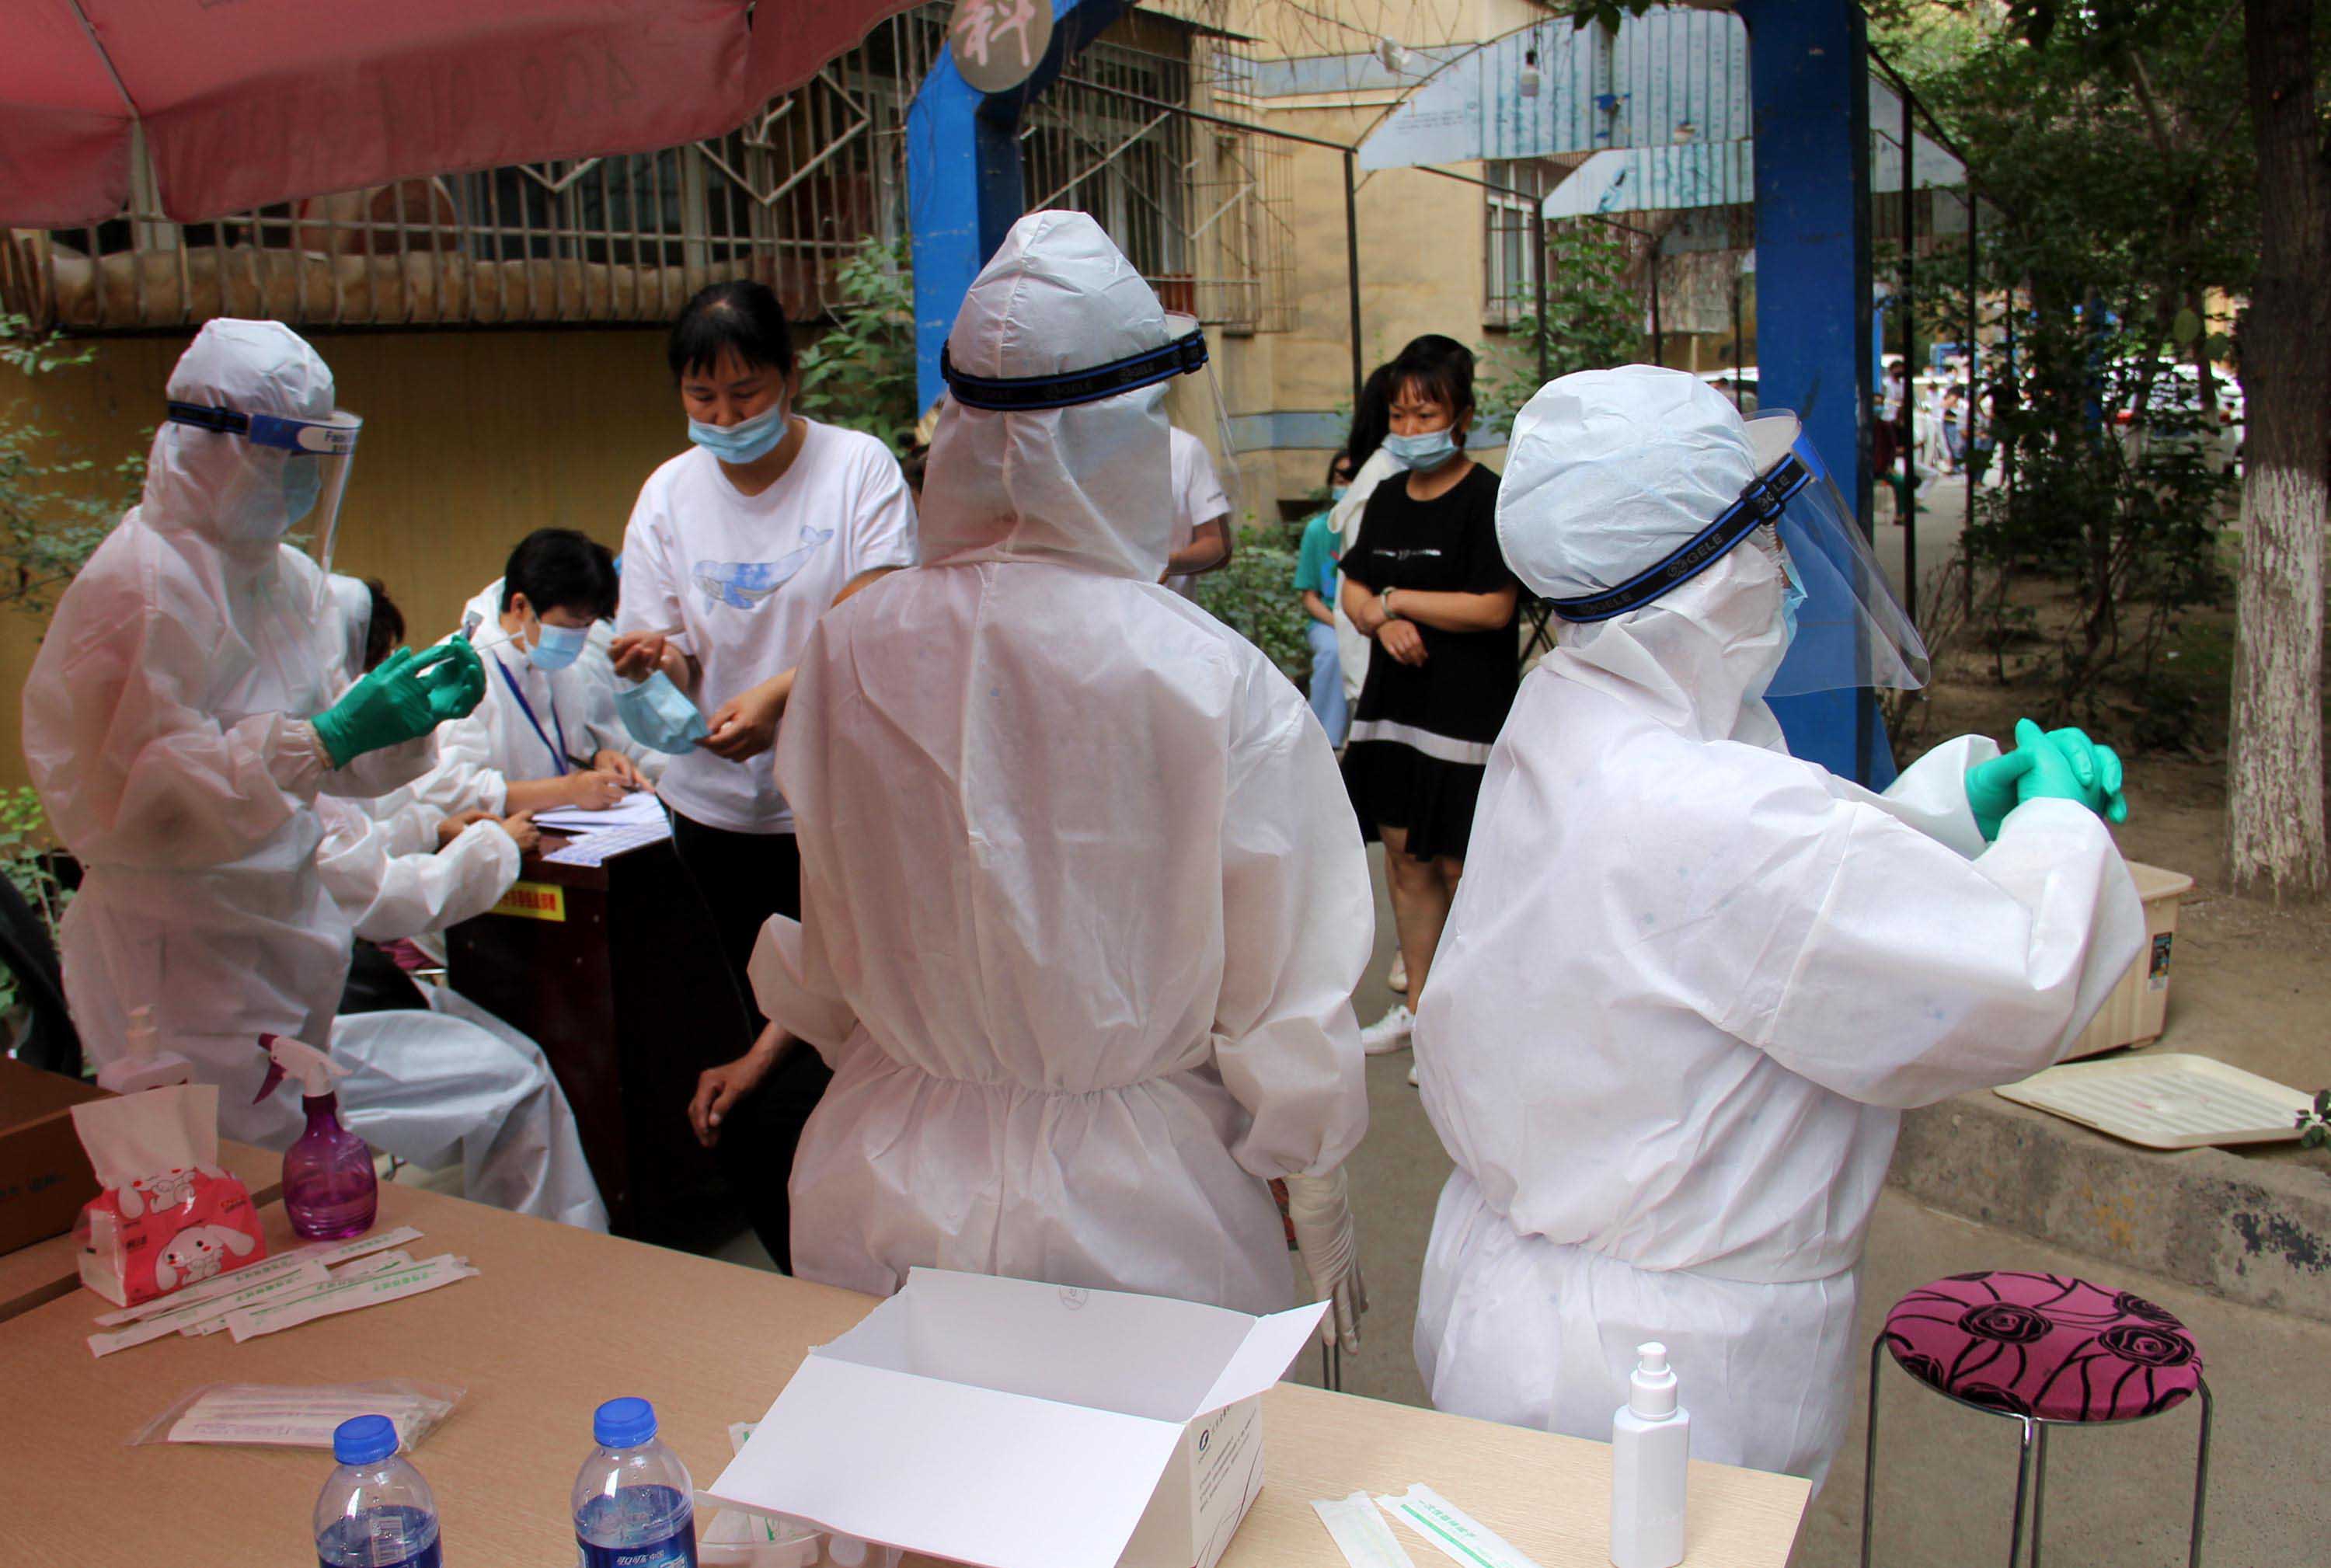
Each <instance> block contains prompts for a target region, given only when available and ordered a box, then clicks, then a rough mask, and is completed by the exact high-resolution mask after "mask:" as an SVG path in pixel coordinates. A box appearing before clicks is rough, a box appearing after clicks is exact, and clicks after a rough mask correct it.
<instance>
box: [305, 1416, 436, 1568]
mask: <svg viewBox="0 0 2331 1568" xmlns="http://www.w3.org/2000/svg"><path fill="white" fill-rule="evenodd" d="M396 1449H397V1438H396V1423H395V1422H394V1421H390V1420H389V1419H388V1418H387V1417H386V1416H357V1417H355V1418H353V1419H351V1420H348V1421H342V1422H341V1423H340V1424H339V1425H338V1427H336V1428H334V1429H333V1430H332V1458H333V1459H337V1460H338V1461H339V1468H337V1469H335V1470H334V1471H333V1472H332V1478H331V1479H329V1480H328V1481H326V1482H325V1483H324V1490H323V1494H322V1495H321V1496H320V1497H318V1498H317V1499H316V1521H315V1522H316V1560H317V1561H318V1562H319V1563H321V1564H322V1565H323V1568H442V1564H443V1563H444V1557H443V1555H442V1554H441V1552H440V1551H439V1548H438V1539H437V1499H436V1498H435V1497H433V1496H432V1495H431V1494H430V1491H429V1483H428V1482H426V1481H424V1480H423V1479H422V1478H421V1472H420V1471H419V1470H416V1469H414V1468H413V1467H412V1466H411V1465H410V1464H408V1463H406V1462H405V1461H404V1459H399V1458H398V1457H397V1452H396Z"/></svg>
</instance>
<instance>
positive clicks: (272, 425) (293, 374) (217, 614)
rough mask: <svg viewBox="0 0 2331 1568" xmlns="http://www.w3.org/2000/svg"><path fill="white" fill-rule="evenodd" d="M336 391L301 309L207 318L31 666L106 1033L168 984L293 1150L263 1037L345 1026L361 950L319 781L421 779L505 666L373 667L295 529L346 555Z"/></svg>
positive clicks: (275, 1134) (246, 1101) (50, 784)
mask: <svg viewBox="0 0 2331 1568" xmlns="http://www.w3.org/2000/svg"><path fill="white" fill-rule="evenodd" d="M333 393H334V389H333V384H332V373H331V371H330V370H329V369H328V367H327V366H325V364H324V362H323V360H322V359H320V358H319V357H318V356H317V355H316V352H315V350H314V349H312V348H310V347H309V346H308V345H307V344H306V343H305V342H303V341H301V339H300V337H299V335H298V334H296V333H294V332H292V331H291V330H290V329H289V328H285V327H283V326H281V325H280V324H278V323H275V322H269V321H236V320H230V319H225V318H221V319H218V320H214V321H211V322H209V323H207V324H205V326H204V328H203V329H202V330H201V332H199V333H197V334H196V335H195V341H194V343H193V345H192V346H191V347H188V348H187V350H186V353H185V355H184V356H181V357H180V359H179V361H178V364H177V366H176V369H175V370H174V371H173V372H172V373H171V375H170V381H169V387H168V402H167V404H166V408H165V409H164V410H157V412H159V413H164V414H165V423H163V424H162V426H161V428H160V429H159V430H158V431H157V432H156V434H155V437H154V446H153V452H152V455H151V457H150V459H149V461H148V465H147V474H146V490H145V496H144V499H143V500H142V501H141V502H140V503H139V505H138V507H137V508H135V509H133V510H132V511H131V512H130V513H129V514H128V516H127V517H125V518H122V520H121V523H120V526H119V527H116V528H115V529H114V530H113V532H112V533H111V534H109V535H108V536H107V537H106V539H105V542H104V543H103V544H101V545H100V546H98V548H97V553H96V554H95V555H93V556H90V561H89V564H88V565H85V566H83V567H82V568H81V573H80V575H78V576H77V577H76V578H75V579H74V580H73V583H72V585H71V587H69V588H67V589H66V590H65V594H64V597H63V598H62V600H61V601H60V602H59V603H58V605H57V611H56V614H55V616H54V618H53V619H52V621H51V622H50V626H49V631H48V633H47V635H46V636H45V637H44V638H43V640H42V642H41V651H40V654H39V656H38V657H37V658H36V659H34V660H33V670H32V673H31V675H30V677H29V678H28V679H26V681H25V683H24V756H25V761H26V763H27V765H28V766H29V768H30V771H31V773H32V776H33V786H34V787H35V788H36V789H38V790H39V791H40V794H41V800H42V803H43V805H44V806H45V807H46V808H47V811H48V815H49V821H50V822H52V823H53V824H54V825H55V828H56V831H57V833H58V836H59V837H60V838H61V839H62V841H63V842H64V845H65V847H66V848H67V849H68V850H70V851H71V852H72V853H73V854H74V855H75V856H77V857H78V858H79V859H80V860H81V865H82V866H83V868H84V869H85V873H86V877H85V880H84V881H83V883H82V885H81V893H80V896H79V897H77V898H75V899H74V900H73V903H72V907H71V908H70V909H68V910H67V911H66V913H65V920H64V929H63V941H62V948H63V955H62V956H63V959H64V979H65V993H66V997H67V999H68V1001H69V1002H70V1003H71V1007H72V1012H73V1021H74V1023H75V1024H76V1025H77V1027H78V1028H79V1030H80V1031H81V1040H82V1042H83V1044H84V1046H85V1048H86V1049H87V1050H88V1052H89V1054H90V1057H91V1058H92V1059H93V1060H95V1061H96V1062H97V1063H98V1064H99V1065H102V1064H103V1063H105V1062H106V1061H108V1060H112V1058H113V1057H114V1056H115V1055H117V1054H118V1053H119V1051H120V1050H123V1049H124V1047H123V1038H124V1031H125V1028H126V1024H127V1020H128V1014H129V1012H130V1010H131V1009H133V1008H136V1007H138V1006H141V1005H148V1004H150V1005H151V1007H152V1008H153V1020H154V1023H155V1026H156V1028H157V1031H158V1032H159V1034H160V1036H161V1041H160V1043H161V1044H162V1045H164V1046H165V1047H166V1048H167V1049H169V1050H176V1051H177V1052H178V1053H179V1054H180V1055H182V1056H184V1057H186V1059H187V1060H188V1061H190V1062H191V1063H193V1064H194V1068H195V1073H196V1075H197V1076H198V1077H199V1078H200V1079H202V1080H203V1081H204V1082H205V1083H214V1084H217V1085H218V1086H219V1088H220V1091H221V1092H220V1095H219V1131H220V1132H221V1133H223V1134H224V1135H225V1136H228V1137H231V1138H235V1139H239V1140H241V1141H243V1142H245V1143H257V1144H263V1145H269V1146H271V1147H276V1148H281V1147H285V1146H287V1145H290V1143H291V1142H292V1140H293V1139H295V1138H297V1137H298V1136H299V1135H300V1127H301V1126H302V1125H303V1124H302V1118H301V1117H300V1107H299V1103H298V1100H297V1098H295V1097H292V1096H290V1095H271V1096H268V1097H267V1098H266V1100H265V1102H264V1103H262V1104H259V1105H253V1104H252V1103H251V1102H252V1097H253V1096H254V1095H256V1094H257V1093H258V1090H259V1086H260V1081H261V1079H262V1078H263V1077H264V1076H265V1073H266V1068H267V1060H266V1058H265V1056H264V1054H263V1053H262V1052H261V1051H260V1050H259V1049H258V1041H259V1036H260V1035H261V1034H262V1033H278V1034H289V1035H292V1036H295V1037H297V1038H299V1039H302V1040H307V1041H317V1042H320V1041H325V1040H327V1039H328V1038H329V1036H330V1030H331V1021H332V1015H333V1012H334V1011H335V1010H336V1009H337V1007H338V1002H339V995H340V984H341V980H342V977H343V976H344V975H345V974H347V965H348V942H349V936H348V924H347V918H346V917H344V916H343V915H342V914H341V913H340V911H339V908H338V905H337V904H335V902H334V901H333V899H332V898H331V896H330V895H329V894H328V892H327V891H326V890H325V889H324V888H323V886H322V883H321V881H320V879H319V876H318V873H317V870H316V859H315V857H316V847H317V844H318V843H319V841H320V839H321V838H322V832H323V830H322V827H321V824H320V823H319V821H318V819H317V811H316V803H317V800H318V797H319V795H321V796H332V795H338V796H352V797H368V796H375V795H379V794H384V793H385V792H388V791H390V790H394V789H395V788H396V787H397V786H398V785H400V784H405V783H407V782H409V781H411V780H412V779H414V777H416V776H418V775H419V774H421V773H422V772H423V771H424V770H426V769H427V768H428V767H429V766H430V765H431V764H432V762H433V760H434V755H435V753H434V748H433V746H432V744H431V741H430V731H431V730H432V729H433V727H435V726H436V725H437V724H439V723H441V722H442V721H443V720H444V719H446V718H449V717H459V716H460V715H461V714H464V713H467V712H468V711H470V709H471V708H472V707H474V706H475V704H476V703H477V701H478V698H479V697H480V694H481V693H482V690H483V679H484V670H483V669H482V668H481V667H480V664H479V661H478V656H477V654H476V653H475V652H474V651H471V650H469V649H466V648H461V649H450V648H449V649H442V650H433V651H430V652H428V653H424V654H422V655H420V656H418V657H417V658H416V657H415V656H414V654H413V653H411V652H410V651H403V650H400V651H398V652H397V653H395V654H394V655H392V656H391V657H390V658H389V659H388V660H385V662H383V664H382V665H381V666H380V668H379V669H377V670H373V671H372V672H371V673H369V674H367V675H366V676H365V677H364V678H363V679H360V680H357V682H355V684H353V685H347V680H346V674H345V669H346V664H347V624H346V622H345V621H344V620H343V618H342V617H341V616H340V615H339V614H338V613H336V611H335V609H334V606H333V602H332V598H331V594H330V590H329V589H328V587H327V586H326V584H325V580H324V573H323V571H322V570H320V569H319V566H318V565H317V563H316V562H315V561H312V560H310V559H309V557H308V556H306V555H304V554H302V553H301V552H300V551H299V550H297V549H294V548H293V547H291V546H290V545H288V544H286V543H285V542H284V536H285V534H286V533H288V532H289V531H290V529H291V527H293V526H294V525H295V524H298V525H300V526H301V527H304V528H306V529H307V530H309V533H310V534H311V535H312V537H314V538H315V539H316V541H317V542H318V546H319V554H321V555H323V556H326V557H327V558H328V556H329V555H330V552H331V549H332V545H333V540H334V537H335V534H334V530H335V526H336V523H337V518H338V508H339V499H340V494H341V490H342V489H343V487H344V486H345V483H346V480H347V462H348V460H349V458H350V456H351V455H352V454H353V451H354V449H355V446H356V442H357V433H358V432H359V431H360V429H361V424H362V422H361V421H359V420H357V418H356V416H355V415H353V414H350V413H346V412H344V411H341V410H338V409H337V408H336V407H335V404H334V395H333ZM343 687H345V688H346V689H344V690H343ZM335 693H338V696H337V698H336V697H335ZM343 1103H344V1104H345V1105H346V1106H347V1108H348V1109H349V1110H350V1111H351V1112H355V1111H357V1109H358V1108H359V1097H357V1096H355V1095H349V1096H347V1097H345V1098H344V1101H343Z"/></svg>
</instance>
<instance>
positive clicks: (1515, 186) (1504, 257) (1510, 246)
mask: <svg viewBox="0 0 2331 1568" xmlns="http://www.w3.org/2000/svg"><path fill="white" fill-rule="evenodd" d="M1567 172H1568V171H1567V170H1566V169H1565V167H1563V166H1561V165H1559V164H1557V163H1555V162H1554V161H1552V160H1551V159H1546V158H1512V159H1498V160H1495V161H1492V162H1491V163H1490V164H1489V166H1487V168H1486V169H1485V170H1484V172H1483V175H1482V177H1483V178H1484V179H1486V180H1487V181H1488V182H1489V184H1490V185H1492V186H1495V187H1498V188H1496V189H1492V190H1485V191H1483V192H1482V193H1481V196H1482V218H1483V232H1482V245H1481V319H1482V322H1483V323H1484V324H1485V325H1487V326H1491V327H1510V326H1512V325H1513V324H1514V323H1516V322H1518V321H1519V320H1521V319H1522V318H1524V317H1526V316H1528V315H1529V314H1530V313H1531V312H1532V311H1534V310H1535V309H1537V266H1538V265H1539V262H1538V261H1537V258H1536V257H1535V256H1534V255H1533V250H1534V245H1533V242H1532V238H1531V226H1530V214H1531V212H1532V211H1533V210H1534V209H1535V208H1536V206H1537V204H1538V202H1539V201H1540V200H1542V199H1543V198H1544V197H1545V195H1546V193H1547V192H1548V191H1550V190H1552V189H1554V186H1555V184H1556V181H1558V180H1559V179H1561V177H1562V176H1564V175H1565V173H1567ZM1508 193H1519V194H1518V195H1515V194H1508Z"/></svg>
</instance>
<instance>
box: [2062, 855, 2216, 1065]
mask: <svg viewBox="0 0 2331 1568" xmlns="http://www.w3.org/2000/svg"><path fill="white" fill-rule="evenodd" d="M2128 872H2129V875H2130V876H2131V877H2133V878H2135V879H2136V896H2137V897H2138V898H2141V899H2143V900H2144V901H2145V951H2144V952H2142V953H2140V954H2138V955H2137V957H2136V963H2135V964H2133V965H2130V966H2129V971H2128V973H2127V974H2124V975H2122V976H2121V979H2120V984H2118V985H2116V986H2115V987H2113V991H2112V994H2111V995H2110V996H2107V998H2105V1004H2104V1005H2103V1006H2102V1007H2100V1008H2098V1010H2097V1015H2096V1017H2095V1018H2093V1019H2091V1020H2089V1022H2088V1028H2087V1029H2085V1030H2083V1031H2080V1038H2079V1041H2078V1042H2077V1043H2076V1044H2074V1045H2073V1047H2072V1049H2071V1050H2070V1051H2069V1052H2068V1053H2067V1054H2066V1057H2065V1060H2068V1061H2069V1060H2076V1059H2078V1058H2079V1057H2084V1056H2094V1055H2096V1054H2097V1053H2098V1052H2099V1051H2106V1050H2117V1049H2119V1048H2120V1047H2122V1046H2124V1045H2141V1044H2143V1043H2144V1042H2145V1041H2149V1040H2155V1039H2158V1038H2159V1037H2160V1034H2161V1026H2162V1022H2163V1021H2164V1019H2165V1018H2166V1017H2167V1015H2168V1012H2169V955H2170V949H2171V947H2172V946H2174V945H2175V942H2176V938H2177V908H2178V906H2179V904H2181V903H2182V902H2184V898H2185V895H2186V894H2188V893H2190V892H2192V891H2193V878H2191V877H2188V876H2186V875H2184V873H2183V872H2180V871H2165V870H2162V869H2161V868H2160V867H2158V866H2147V865H2142V864H2140V863H2138V862H2137V861H2136V860H2131V861H2130V862H2129V863H2128Z"/></svg>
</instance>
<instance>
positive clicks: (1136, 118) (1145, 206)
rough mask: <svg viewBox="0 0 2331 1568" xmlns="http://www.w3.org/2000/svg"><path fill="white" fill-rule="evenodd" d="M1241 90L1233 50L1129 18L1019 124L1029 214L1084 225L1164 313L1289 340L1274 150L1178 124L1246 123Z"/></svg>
mask: <svg viewBox="0 0 2331 1568" xmlns="http://www.w3.org/2000/svg"><path fill="white" fill-rule="evenodd" d="M1252 81H1253V61H1252V58H1251V55H1249V54H1248V53H1247V52H1246V51H1245V48H1244V45H1243V44H1242V43H1240V42H1239V41H1237V40H1231V39H1224V38H1222V37H1219V36H1215V35H1213V33H1211V32H1210V31H1209V30H1207V29H1205V28H1204V27H1194V26H1185V25H1179V24H1175V23H1174V22H1173V21H1171V20H1170V19H1168V18H1166V17H1164V16H1162V15H1154V14H1137V15H1136V16H1135V17H1134V18H1132V19H1131V24H1130V25H1125V24H1121V25H1120V28H1119V30H1118V36H1117V37H1115V38H1113V39H1111V40H1108V41H1104V42H1101V43H1094V44H1091V45H1089V46H1088V47H1087V48H1086V49H1085V50H1084V52H1082V53H1080V55H1078V56H1077V57H1076V59H1074V60H1073V61H1071V62H1070V64H1069V67H1068V69H1067V70H1066V71H1063V72H1062V73H1061V79H1060V81H1058V82H1056V83H1055V84H1054V85H1053V87H1052V89H1051V90H1050V91H1049V92H1047V93H1046V94H1045V95H1044V96H1043V98H1042V99H1041V100H1038V101H1037V102H1035V103H1033V104H1032V105H1030V106H1029V109H1028V110H1027V112H1026V113H1025V115H1024V116H1023V119H1022V127H1021V168H1022V174H1023V181H1024V184H1025V186H1026V189H1027V194H1028V204H1029V210H1031V211H1036V210H1039V209H1042V208H1045V207H1068V208H1074V209H1076V210H1078V211H1080V212H1086V213H1089V214H1092V216H1093V218H1094V219H1095V221H1097V222H1098V223H1099V224H1100V226H1101V227H1102V229H1103V230H1105V231H1106V232H1107V233H1108V236H1109V238H1111V239H1112V240H1115V241H1116V242H1117V243H1118V248H1119V249H1121V250H1122V251H1124V252H1125V253H1126V256H1127V259H1128V260H1130V261H1132V262H1133V264H1134V266H1135V267H1137V269H1139V270H1140V271H1141V274H1142V275H1143V276H1144V277H1146V278H1147V279H1148V280H1149V281H1150V283H1151V285H1152V286H1153V287H1154V288H1156V290H1157V293H1158V298H1159V299H1160V300H1161V301H1162V302H1163V303H1164V305H1165V306H1166V309H1168V310H1173V311H1177V312H1179V313H1181V314H1184V315H1189V316H1195V317H1196V318H1198V319H1199V320H1201V321H1203V322H1204V323H1205V324H1207V325H1209V326H1219V327H1223V328H1229V329H1231V330H1233V331H1250V332H1252V331H1277V330H1281V329H1283V328H1287V327H1289V326H1292V325H1293V323H1294V301H1293V293H1294V290H1293V278H1294V269H1295V242H1294V232H1293V229H1292V227H1291V226H1290V224H1289V221H1288V216H1287V214H1288V206H1289V202H1288V180H1289V167H1290V160H1289V154H1288V152H1287V149H1286V147H1285V145H1284V144H1283V143H1276V142H1273V141H1271V140H1270V138H1263V137H1257V136H1254V135H1252V134H1251V133H1248V132H1245V131H1241V130H1237V129H1234V128H1230V127H1225V126H1217V125H1210V124H1206V123H1204V122H1200V121H1194V120H1191V119H1187V118H1186V117H1185V115H1183V114H1182V113H1180V112H1177V111H1178V110H1180V109H1197V110H1200V111H1201V112H1204V113H1209V114H1216V115H1221V116H1223V117H1225V118H1229V119H1245V118H1248V117H1249V116H1250V115H1251V113H1252V112H1253V103H1252V100H1251V97H1250V96H1249V95H1250V94H1251V88H1252Z"/></svg>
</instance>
